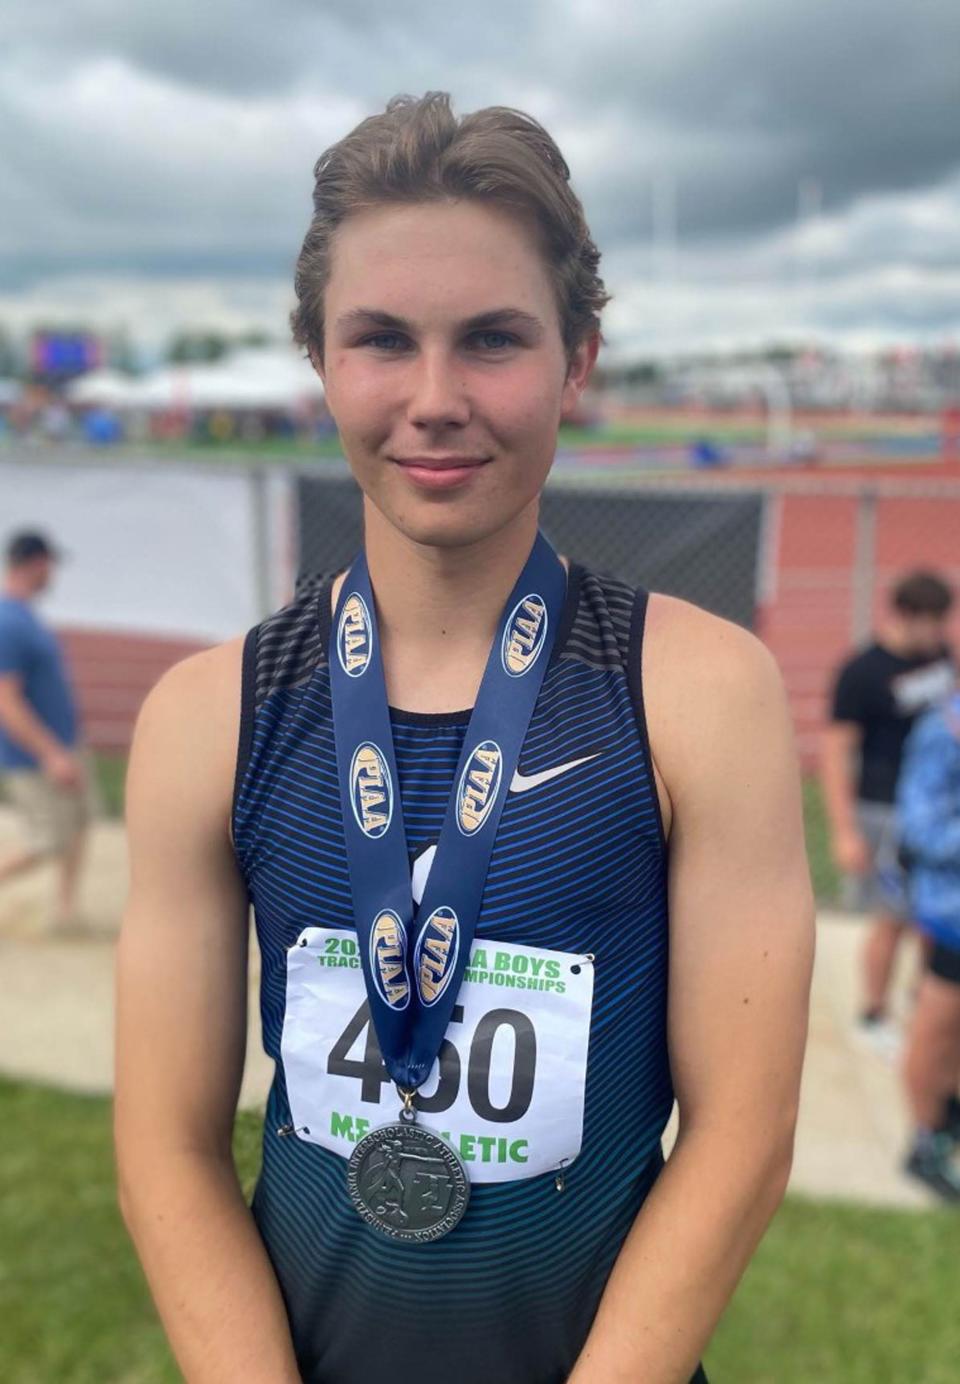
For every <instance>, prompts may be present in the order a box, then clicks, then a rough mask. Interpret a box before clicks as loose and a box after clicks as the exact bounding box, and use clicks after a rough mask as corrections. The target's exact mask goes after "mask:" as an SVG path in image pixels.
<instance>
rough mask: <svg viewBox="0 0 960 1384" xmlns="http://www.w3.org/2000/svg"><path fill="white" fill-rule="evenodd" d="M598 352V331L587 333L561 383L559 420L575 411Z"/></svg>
mask: <svg viewBox="0 0 960 1384" xmlns="http://www.w3.org/2000/svg"><path fill="white" fill-rule="evenodd" d="M599 350H600V333H599V332H598V331H592V332H589V333H588V334H587V335H586V336H585V337H584V338H583V340H582V341H581V342H580V345H579V346H577V348H576V349H575V351H574V353H573V355H572V357H571V359H570V365H569V367H568V369H567V377H566V379H565V380H564V382H563V393H562V395H561V396H560V400H561V401H560V417H561V418H567V417H568V416H569V415H570V414H572V413H573V412H574V410H575V409H576V407H577V404H578V403H579V401H580V395H581V394H582V393H583V391H584V389H585V388H586V386H587V381H588V380H589V379H590V376H591V374H592V373H593V367H594V366H595V365H596V363H597V352H598V351H599Z"/></svg>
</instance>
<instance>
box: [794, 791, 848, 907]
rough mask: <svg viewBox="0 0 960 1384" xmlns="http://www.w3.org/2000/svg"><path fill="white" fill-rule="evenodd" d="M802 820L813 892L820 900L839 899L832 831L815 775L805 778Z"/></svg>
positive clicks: (828, 901) (838, 877) (823, 901)
mask: <svg viewBox="0 0 960 1384" xmlns="http://www.w3.org/2000/svg"><path fill="white" fill-rule="evenodd" d="M803 823H804V829H805V831H806V837H807V859H808V860H809V862H810V875H811V878H812V879H813V890H814V893H815V894H816V896H817V899H818V900H819V902H820V903H836V902H837V899H838V897H839V894H840V876H839V875H838V874H837V867H836V865H834V863H833V857H832V855H831V854H830V832H829V827H828V825H827V813H826V809H825V807H824V805H823V794H822V792H821V791H820V783H819V781H818V780H817V779H816V778H813V777H811V778H806V779H804V781H803Z"/></svg>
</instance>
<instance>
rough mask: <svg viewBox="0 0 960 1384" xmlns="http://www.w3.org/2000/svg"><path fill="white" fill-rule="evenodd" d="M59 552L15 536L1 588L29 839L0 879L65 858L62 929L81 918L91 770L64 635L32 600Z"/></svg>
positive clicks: (6, 742) (8, 727)
mask: <svg viewBox="0 0 960 1384" xmlns="http://www.w3.org/2000/svg"><path fill="white" fill-rule="evenodd" d="M58 556H59V554H58V552H57V550H56V549H55V548H54V547H53V545H52V544H51V543H50V541H49V540H48V539H47V538H45V537H44V535H43V534H40V533H34V532H21V533H17V534H14V535H13V536H12V537H11V538H10V540H9V542H8V545H7V553H6V558H7V566H6V572H5V574H4V580H3V585H2V588H0V786H2V789H3V794H4V797H5V798H6V799H7V801H8V802H9V803H10V804H11V805H12V806H13V808H14V809H15V811H16V812H17V814H18V816H19V817H20V818H21V822H22V827H23V836H24V839H23V842H22V844H20V845H19V846H17V847H15V848H14V849H13V850H12V851H9V852H8V853H7V854H6V855H0V885H2V884H3V883H4V882H5V881H7V880H9V879H11V878H13V877H14V876H16V875H22V874H23V873H24V872H25V871H27V870H30V869H32V868H34V867H35V866H37V865H39V864H40V863H41V862H42V861H45V860H49V859H50V858H51V857H52V858H54V859H55V860H56V861H57V865H58V876H57V899H56V912H55V915H54V919H53V925H54V929H55V930H59V929H70V928H71V927H74V926H76V924H77V912H76V904H77V890H78V885H79V879H80V867H81V864H82V859H83V848H84V842H85V838H86V828H87V825H88V822H89V820H90V817H91V816H92V814H93V812H94V810H95V788H94V783H93V774H92V770H91V766H90V763H89V761H88V759H87V756H86V754H85V751H84V750H83V749H82V747H81V745H80V718H79V714H78V711H77V704H76V700H75V698H74V695H73V691H72V688H71V686H70V680H69V677H68V674H67V669H66V664H65V662H64V657H63V652H62V650H61V647H60V643H59V641H58V640H57V637H56V635H55V634H54V633H53V631H52V630H51V629H49V628H48V627H47V626H46V625H45V624H44V623H43V621H42V620H41V619H40V618H39V616H38V615H37V614H36V611H35V610H34V608H33V602H34V600H35V599H36V597H37V596H39V595H40V593H41V592H42V591H45V590H46V588H47V587H48V586H49V585H50V581H51V579H52V575H53V569H54V565H55V563H56V561H57V559H58Z"/></svg>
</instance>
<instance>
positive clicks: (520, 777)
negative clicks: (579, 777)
mask: <svg viewBox="0 0 960 1384" xmlns="http://www.w3.org/2000/svg"><path fill="white" fill-rule="evenodd" d="M599 758H600V754H599V751H598V752H597V754H588V755H584V757H583V758H582V759H571V760H570V762H569V764H556V765H554V767H553V768H552V769H541V770H540V772H539V774H521V772H520V770H519V769H517V770H515V771H514V775H513V778H512V779H511V780H510V792H511V793H528V792H529V791H530V789H531V788H539V786H540V784H541V783H549V782H550V780H551V779H555V778H559V777H560V775H561V774H567V773H569V772H570V770H571V769H576V768H577V767H578V766H579V765H581V764H589V763H590V760H591V759H599Z"/></svg>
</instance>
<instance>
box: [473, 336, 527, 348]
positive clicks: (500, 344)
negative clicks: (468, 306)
mask: <svg viewBox="0 0 960 1384" xmlns="http://www.w3.org/2000/svg"><path fill="white" fill-rule="evenodd" d="M474 336H477V337H481V338H482V339H483V349H484V350H485V351H497V350H502V349H503V348H504V347H505V346H513V345H515V344H516V340H517V339H516V337H515V336H511V335H510V333H509V332H498V331H489V332H474ZM491 337H493V338H495V339H494V341H493V343H492V344H491V340H490V339H491Z"/></svg>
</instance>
